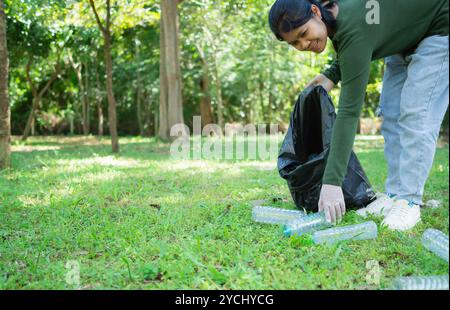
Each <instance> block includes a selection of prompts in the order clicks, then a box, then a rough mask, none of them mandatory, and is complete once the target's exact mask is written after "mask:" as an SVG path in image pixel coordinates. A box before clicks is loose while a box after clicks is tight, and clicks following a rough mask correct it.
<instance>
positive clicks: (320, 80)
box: [306, 74, 334, 93]
mask: <svg viewBox="0 0 450 310" xmlns="http://www.w3.org/2000/svg"><path fill="white" fill-rule="evenodd" d="M313 85H322V87H323V88H325V90H326V91H327V92H328V93H329V92H330V90H332V89H333V87H334V83H333V81H332V80H330V79H329V78H327V77H326V76H325V75H323V74H319V75H317V76H316V77H315V78H314V79H313V80H312V81H311V82H309V83H308V85H306V88H308V87H309V86H313Z"/></svg>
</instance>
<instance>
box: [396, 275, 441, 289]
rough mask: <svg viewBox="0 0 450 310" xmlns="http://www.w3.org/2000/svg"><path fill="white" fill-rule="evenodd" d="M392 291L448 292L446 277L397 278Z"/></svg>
mask: <svg viewBox="0 0 450 310" xmlns="http://www.w3.org/2000/svg"><path fill="white" fill-rule="evenodd" d="M392 288H393V289H394V290H448V275H444V276H422V277H398V278H396V279H394V281H393V283H392Z"/></svg>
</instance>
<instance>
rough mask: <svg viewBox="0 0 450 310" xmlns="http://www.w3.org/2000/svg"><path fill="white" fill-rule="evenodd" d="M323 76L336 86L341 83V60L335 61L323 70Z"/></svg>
mask: <svg viewBox="0 0 450 310" xmlns="http://www.w3.org/2000/svg"><path fill="white" fill-rule="evenodd" d="M321 74H323V75H325V76H326V77H327V78H328V79H330V80H331V81H332V82H333V83H334V85H336V84H337V83H339V81H340V80H341V68H340V66H339V60H337V59H336V60H335V61H333V62H332V63H331V65H330V67H329V68H328V69H325V70H323V71H322V72H321Z"/></svg>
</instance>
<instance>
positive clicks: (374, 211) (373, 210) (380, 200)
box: [356, 193, 394, 217]
mask: <svg viewBox="0 0 450 310" xmlns="http://www.w3.org/2000/svg"><path fill="white" fill-rule="evenodd" d="M376 197H377V198H376V199H375V201H373V202H372V203H370V204H369V205H368V206H367V207H365V208H362V209H359V210H357V211H356V213H357V214H359V215H361V216H362V217H367V216H368V215H369V214H371V215H376V216H386V215H387V214H388V213H389V211H391V209H392V205H393V203H394V199H393V198H391V197H389V196H388V195H387V194H385V193H377V194H376Z"/></svg>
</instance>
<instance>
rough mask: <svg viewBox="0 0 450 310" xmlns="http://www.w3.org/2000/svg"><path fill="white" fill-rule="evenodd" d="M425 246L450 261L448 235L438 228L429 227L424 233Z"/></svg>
mask: <svg viewBox="0 0 450 310" xmlns="http://www.w3.org/2000/svg"><path fill="white" fill-rule="evenodd" d="M422 244H423V246H424V247H425V248H427V249H428V250H430V251H431V252H433V253H434V254H436V255H437V256H439V257H440V258H442V259H444V260H446V261H447V262H448V236H447V235H446V234H444V233H443V232H441V231H439V230H437V229H433V228H430V229H427V230H425V232H424V233H423V235H422Z"/></svg>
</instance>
